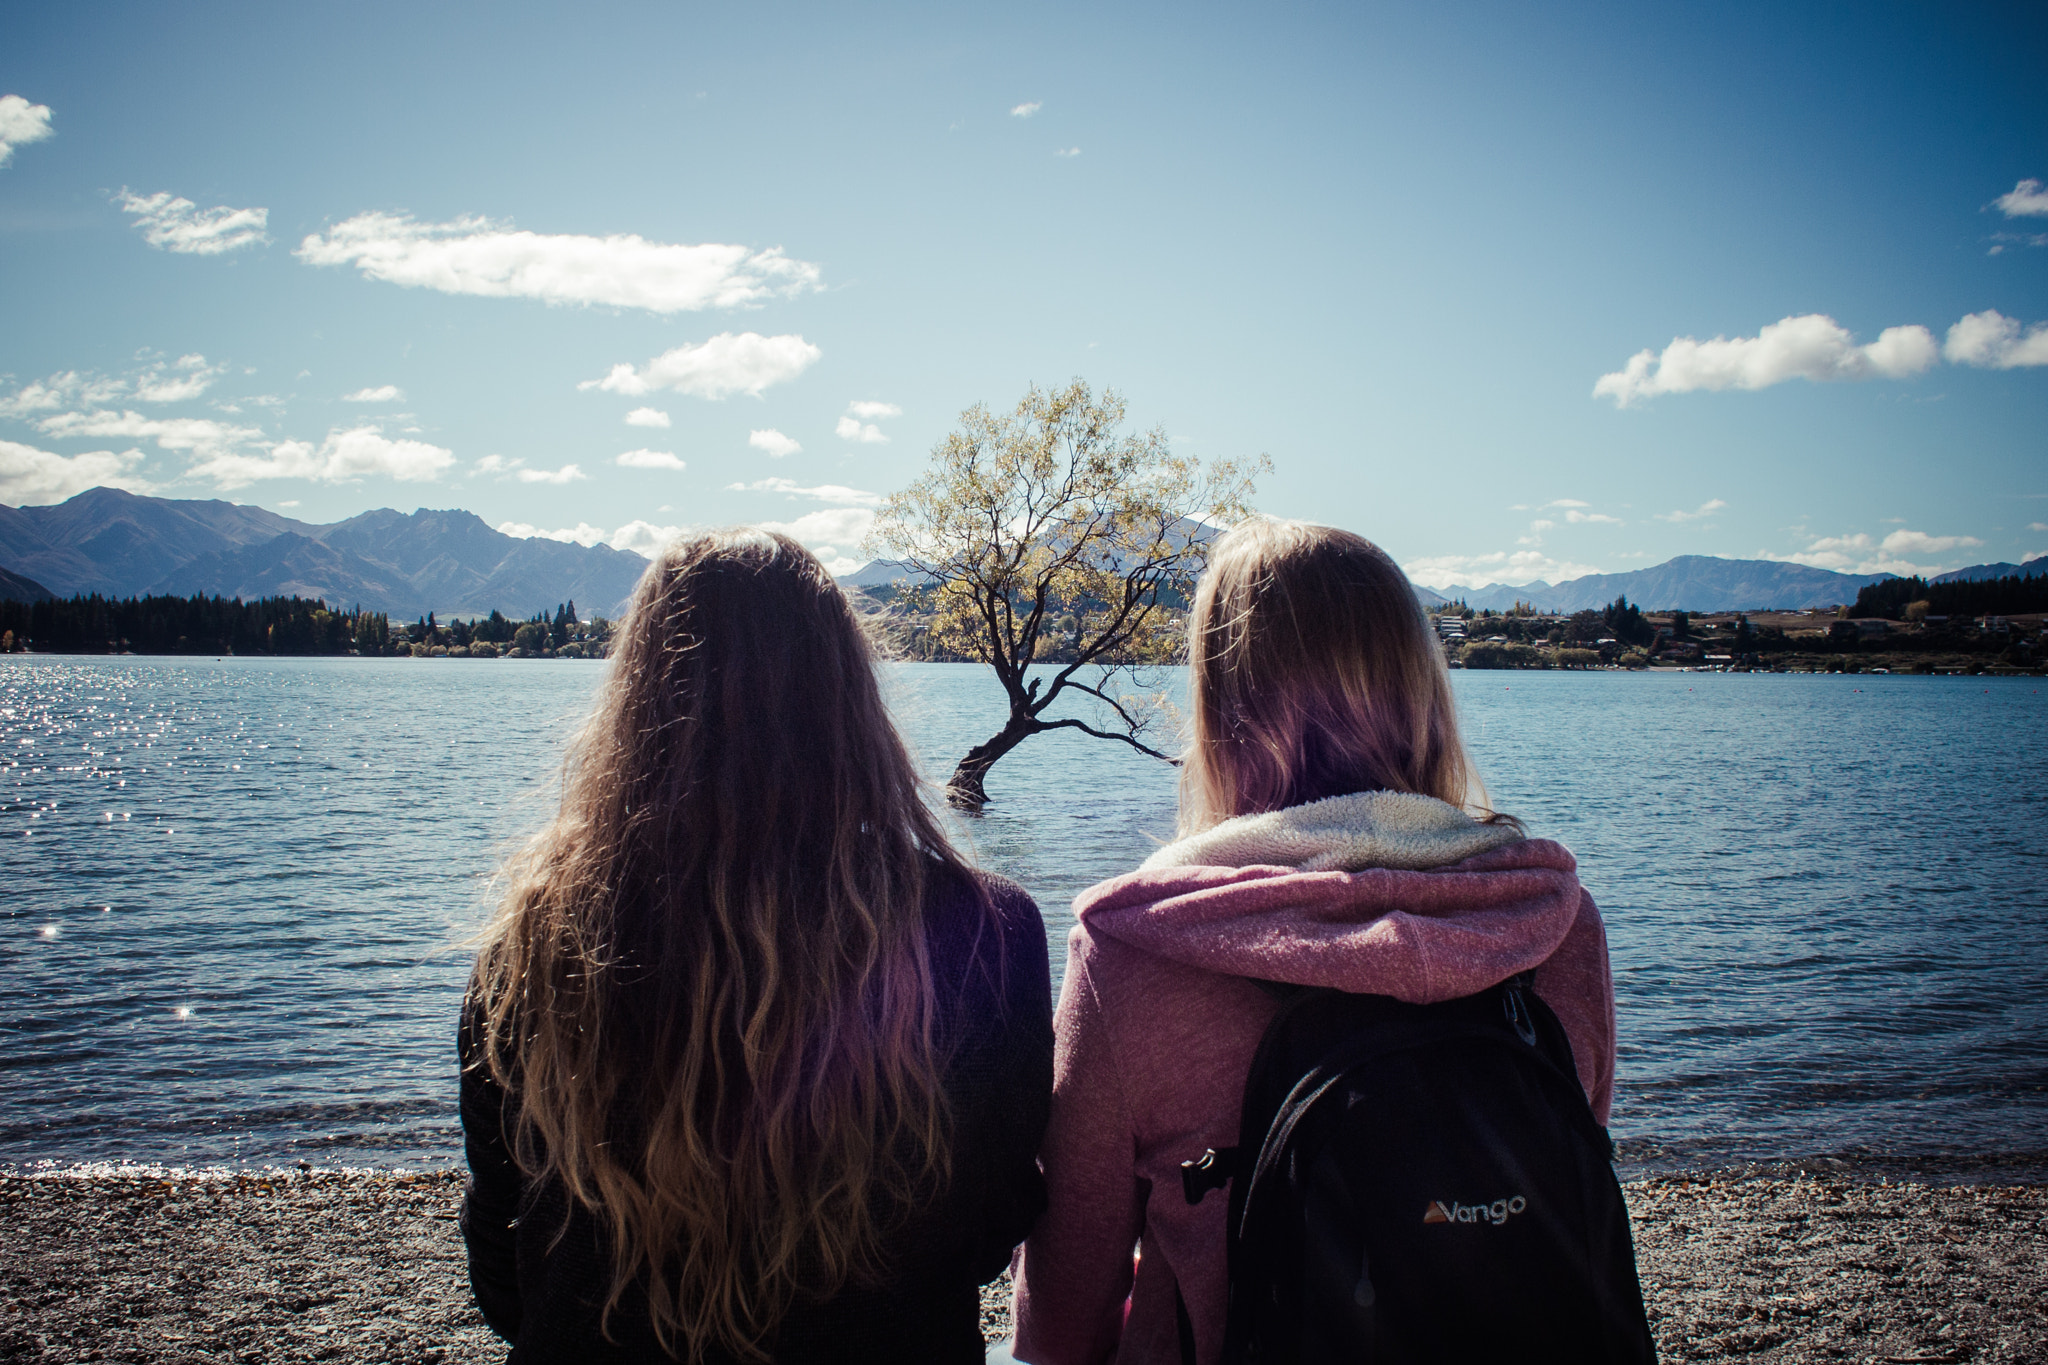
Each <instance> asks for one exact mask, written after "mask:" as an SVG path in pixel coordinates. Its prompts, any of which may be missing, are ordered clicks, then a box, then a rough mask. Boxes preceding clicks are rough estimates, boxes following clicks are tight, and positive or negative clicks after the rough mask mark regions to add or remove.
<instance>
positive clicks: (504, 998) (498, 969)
mask: <svg viewBox="0 0 2048 1365" xmlns="http://www.w3.org/2000/svg"><path fill="white" fill-rule="evenodd" d="M616 641H617V644H616V650H615V653H614V655H613V658H612V661H611V664H610V672H609V676H608V678H607V680H606V682H605V684H604V688H603V691H602V693H601V695H600V698H599V701H598V704H597V707H596V710H595V713H594V714H593V716H592V717H591V719H590V722H589V724H588V725H587V727H586V728H585V729H584V730H583V732H582V733H581V735H580V736H579V737H578V738H577V740H576V741H575V743H574V744H573V746H572V749H571V755H570V761H569V763H568V767H567V771H566V775H565V778H564V787H563V795H562V807H561V813H560V814H559V815H558V816H557V817H556V819H555V821H554V822H553V823H552V824H551V825H549V826H548V828H547V829H546V830H545V831H543V832H542V833H541V834H540V835H539V837H538V838H536V839H535V840H534V842H533V843H532V845H531V846H530V847H528V848H527V849H526V850H525V851H524V852H523V853H522V854H521V855H520V856H518V857H517V858H516V859H515V860H514V861H513V862H512V864H511V865H510V867H509V868H508V870H507V881H508V885H507V890H506V893H505V897H504V902H503V905H502V907H501V909H500V912H499V914H498V916H497V918H496V920H495V921H494V922H493V924H492V925H491V926H490V928H489V929H488V930H487V931H486V939H485V943H484V946H483V949H482V951H481V952H480V954H479V955H478V959H477V965H476V974H475V978H474V980H473V982H472V985H471V992H472V999H473V1002H474V1005H475V1007H476V1008H478V1009H479V1010H480V1012H481V1013H482V1016H483V1023H484V1028H483V1038H484V1046H483V1048H482V1059H481V1061H480V1062H479V1063H478V1064H479V1065H483V1066H486V1067H488V1068H489V1070H490V1073H491V1074H492V1075H493V1076H494V1077H496V1078H497V1079H498V1080H499V1081H500V1082H501V1083H503V1084H504V1085H506V1086H507V1088H508V1090H509V1091H511V1092H512V1093H513V1094H514V1095H516V1097H517V1102H518V1115H517V1119H516V1125H515V1127H514V1130H513V1148H514V1152H515V1155H516V1157H517V1159H518V1161H519V1164H520V1166H521V1168H522V1170H523V1172H524V1174H525V1175H526V1177H527V1179H528V1180H529V1181H530V1182H536V1183H538V1182H555V1183H557V1184H559V1186H560V1187H561V1188H562V1189H563V1190H565V1191H566V1193H567V1195H568V1196H569V1198H570V1199H571V1200H572V1201H574V1203H573V1204H572V1206H571V1207H574V1206H576V1205H580V1206H581V1207H583V1208H584V1209H586V1210H588V1211H589V1213H590V1214H591V1215H593V1216H594V1217H595V1218H596V1219H597V1221H598V1224H599V1226H601V1227H602V1228H603V1229H604V1230H605V1231H606V1232H607V1233H608V1234H609V1244H610V1250H611V1259H612V1267H613V1280H612V1284H611V1290H610V1297H609V1298H608V1299H607V1300H606V1303H605V1307H604V1316H603V1322H604V1324H605V1326H604V1330H605V1332H606V1334H607V1336H609V1334H610V1327H609V1323H610V1320H611V1314H612V1313H613V1311H614V1310H615V1309H616V1308H617V1307H618V1305H619V1303H620V1300H621V1298H622V1297H623V1296H624V1294H625V1293H626V1291H627V1289H628V1288H629V1287H632V1286H633V1285H634V1284H635V1283H636V1282H638V1283H640V1284H641V1285H643V1286H644V1289H645V1292H646V1297H647V1307H648V1311H649V1314H650V1316H651V1318H652V1323H653V1328H654V1332H655V1335H656V1338H657V1340H658V1341H659V1342H660V1343H661V1346H662V1348H663V1349H664V1350H667V1351H668V1352H669V1353H670V1354H672V1355H677V1356H680V1357H682V1358H684V1359H690V1358H694V1357H697V1356H700V1355H702V1354H704V1353H706V1352H707V1351H709V1350H712V1349H722V1350H724V1351H727V1352H730V1353H733V1354H735V1355H738V1356H739V1357H741V1358H753V1359H766V1358H767V1355H766V1350H765V1349H764V1342H767V1341H769V1339H770V1337H771V1334H772V1333H773V1331H774V1329H775V1327H776V1325H777V1324H778V1323H779V1322H780V1320H781V1318H782V1317H783V1315H784V1314H785V1313H786V1312H787V1311H788V1309H789V1307H790V1305H791V1303H792V1302H793V1301H794V1300H795V1298H796V1296H797V1295H798V1294H799V1293H800V1292H801V1293H803V1294H804V1295H806V1296H807V1297H808V1296H813V1295H815V1296H820V1297H822V1296H826V1295H829V1294H831V1293H832V1292H833V1291H835V1290H836V1289H837V1288H839V1287H840V1286H842V1285H844V1284H846V1283H847V1282H849V1281H866V1280H869V1279H871V1278H872V1277H875V1276H878V1275H880V1274H881V1273H883V1272H884V1270H885V1269H886V1267H884V1266H883V1265H882V1263H881V1256H880V1239H881V1238H882V1236H883V1235H884V1234H885V1233H886V1232H887V1230H888V1228H889V1225H890V1222H891V1219H892V1216H893V1215H892V1212H891V1211H892V1210H902V1211H908V1210H910V1209H912V1208H914V1207H916V1206H918V1205H919V1204H921V1203H922V1202H923V1201H925V1200H927V1199H929V1198H931V1197H933V1196H935V1194H936V1193H937V1191H938V1189H939V1188H940V1187H942V1186H943V1184H944V1182H945V1180H946V1179H947V1176H948V1165H949V1162H948V1154H949V1151H950V1146H949V1144H950V1128H949V1124H950V1118H949V1113H948V1108H947V1104H946V1099H945V1095H944V1093H943V1092H942V1090H941V1089H940V1077H941V1070H942V1065H943V1060H944V1059H943V1058H942V1057H941V1056H940V1055H939V1054H938V1048H939V1047H940V1045H941V1044H940V1041H939V1039H938V1038H937V1036H936V1030H937V1029H938V1027H939V1021H940V1015H941V1003H940V1002H938V1001H937V1000H936V999H935V994H936V992H935V988H934V983H933V976H932V965H931V961H930V958H929V954H928V950H927V940H928V926H927V923H926V916H927V909H926V906H927V898H926V895H925V891H926V888H927V886H928V885H929V884H930V883H931V882H932V881H933V879H935V878H941V877H943V878H947V879H953V878H957V879H958V880H959V881H961V882H962V883H964V884H967V885H969V886H974V887H977V888H978V887H979V883H978V882H975V881H974V880H973V879H972V877H971V875H970V874H969V873H968V871H967V869H966V868H965V866H964V865H963V864H962V862H961V860H960V859H959V857H958V856H957V855H956V854H955V853H954V851H953V850H952V848H951V847H950V846H949V844H948V843H947V841H946V838H945V836H944V834H943V833H942V832H941V830H940V829H939V827H938V824H937V822H936V821H935V819H934V818H933V816H932V815H931V813H930V812H929V810H928V809H927V808H926V806H925V804H924V801H923V799H922V787H921V784H920V782H919V779H918V777H917V773H916V770H915V768H914V767H913V766H912V763H911V760H910V757H909V755H908V754H907V752H906V751H905V750H904V747H903V743H902V741H901V740H900V739H899V738H898V736H897V733H896V730H895V727H894V726H893V725H892V724H891V722H890V719H889V715H888V712H887V710H886V708H885V707H884V705H883V702H882V698H881V694H880V690H879V688H878V686H877V683H876V679H875V676H874V667H873V659H872V656H871V654H870V652H869V648H868V645H867V642H866V639H865V637H864V636H863V634H862V631H861V628H860V624H859V622H858V621H857V620H856V619H855V617H854V615H853V613H852V611H851V609H850V608H849V606H848V604H847V602H846V599H845V597H844V596H842V595H841V593H840V590H839V587H838V585H837V584H835V583H834V582H833V581H832V578H831V575H829V574H828V573H826V572H825V569H824V568H823V566H822V565H820V564H819V563H818V561H817V560H816V559H815V558H813V557H812V556H811V554H810V553H809V552H808V551H806V550H805V549H804V548H803V547H802V546H800V545H798V544H797V543H796V542H795V541H792V540H790V539H788V538H787V537H785V536H781V535H773V534H768V533H765V532H760V531H737V532H725V533H720V534H716V535H710V536H704V537H699V538H697V539H694V540H691V541H688V542H685V543H682V544H679V545H676V546H674V547H672V548H670V549H669V550H668V551H666V552H665V553H663V554H662V555H661V557H660V558H659V559H657V560H656V561H655V563H654V564H653V565H652V566H651V567H650V568H649V569H648V570H647V572H646V574H645V576H643V577H642V579H641V580H640V584H639V587H638V588H637V589H636V590H635V592H634V597H633V603H632V607H631V609H630V611H629V612H628V614H627V616H626V619H625V621H624V622H623V624H622V625H621V627H620V630H619V632H618V634H617V636H616ZM970 899H971V901H972V903H974V904H977V905H979V906H980V908H981V909H982V910H983V911H984V912H986V914H987V916H989V917H990V918H988V919H986V920H984V921H983V923H984V924H985V925H986V924H991V923H992V922H993V921H992V917H993V915H994V908H993V905H992V903H991V902H990V901H989V899H988V897H987V896H986V895H985V894H982V895H979V896H977V897H973V898H970ZM951 901H952V898H940V899H939V900H938V901H934V902H933V903H935V904H936V903H942V902H951ZM955 903H957V902H955ZM976 932H979V930H976ZM978 958H979V954H978V953H977V959H978ZM564 1229H566V1224H564ZM558 1235H559V1234H558Z"/></svg>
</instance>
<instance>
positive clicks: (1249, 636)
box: [1180, 517, 1513, 834]
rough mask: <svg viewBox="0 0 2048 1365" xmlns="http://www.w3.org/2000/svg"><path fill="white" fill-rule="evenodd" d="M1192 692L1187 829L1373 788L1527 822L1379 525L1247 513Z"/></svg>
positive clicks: (1194, 667) (1201, 590)
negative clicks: (1481, 765)
mask: <svg viewBox="0 0 2048 1365" xmlns="http://www.w3.org/2000/svg"><path fill="white" fill-rule="evenodd" d="M1188 702H1189V708H1190V710H1191V711H1192V713H1193V731H1194V734H1193V741H1194V742H1193V744H1192V745H1191V747H1190V749H1189V751H1188V754H1187V758H1186V760H1185V762H1184V763H1183V764H1182V767H1181V799H1180V832H1181V833H1182V834H1192V833H1196V832H1198V831H1201V830H1204V829H1208V828H1209V827H1210V826H1212V825H1214V824H1216V823H1217V822H1219V821H1222V820H1227V819H1229V818H1231V817H1232V816H1236V815H1250V814H1254V813H1257V812H1261V811H1270V810H1280V809H1282V808H1283V807H1287V806H1298V805H1302V804H1305V803H1307V802H1310V801H1320V800H1322V799H1324V798H1325V797H1331V796H1344V795H1348V794H1350V793H1352V792H1363V791H1398V792H1412V793H1415V794H1417V795H1421V796H1433V797H1435V798H1437V799H1438V800H1439V801H1444V802H1448V803H1449V804H1451V805H1453V806H1461V807H1465V808H1466V809H1468V810H1469V811H1470V812H1471V813H1472V814H1474V815H1476V816H1479V817H1481V818H1483V819H1486V820H1488V821H1508V822H1512V819H1513V818H1512V817H1510V816H1505V815H1501V814H1498V813H1497V812H1495V811H1492V810H1491V809H1489V808H1488V807H1487V806H1486V804H1485V802H1486V793H1485V789H1484V787H1483V786H1482V785H1481V784H1480V782H1479V778H1478V774H1477V772H1476V771H1475V770H1474V768H1473V766H1472V762H1471V759H1470V758H1469V757H1468V756H1467V754H1466V751H1465V746H1464V743H1463V741H1462V740H1461V739H1460V738H1459V736H1458V713H1457V707H1456V704H1455V702H1454V701H1453V699H1452V697H1451V682H1450V675H1449V673H1447V672H1446V671H1445V666H1444V653H1443V647H1442V646H1441V645H1440V644H1438V643H1437V638H1436V632H1435V631H1433V630H1432V629H1430V626H1429V622H1428V621H1427V620H1425V619H1424V617H1423V613H1422V608H1421V605H1420V604H1419V603H1418V602H1417V600H1416V597H1415V590H1414V588H1413V587H1412V586H1411V585H1410V584H1409V582H1408V576H1407V575H1406V574H1404V573H1402V572H1401V569H1400V566H1399V565H1397V564H1395V563H1394V561H1393V560H1392V559H1390V558H1388V556H1387V554H1386V552H1385V551H1384V550H1382V549H1380V548H1379V546H1377V545H1374V544H1373V543H1372V542H1371V541H1369V540H1367V539H1365V538H1364V537H1363V536H1358V535H1353V534H1352V533H1351V532H1349V531H1340V530H1337V529H1336V528H1334V527H1329V526H1316V525H1312V524H1310V523H1308V522H1302V521H1283V520H1280V519H1278V518H1273V517H1253V518H1250V519H1248V520H1246V521H1243V522H1240V523H1239V524H1238V525H1236V526H1234V527H1232V528H1231V530H1230V531H1229V532H1228V533H1226V534H1225V535H1224V536H1223V537H1222V539H1220V540H1219V541H1218V542H1217V543H1216V546H1215V549H1214V550H1213V551H1212V552H1211V554H1210V557H1209V565H1208V568H1207V570H1206V571H1205V572H1204V573H1203V575H1202V579H1201V582H1200V584H1198V585H1197V587H1196V589H1195V603H1194V610H1193V611H1192V612H1191V613H1190V614H1189V616H1188Z"/></svg>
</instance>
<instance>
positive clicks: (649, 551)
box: [498, 521, 691, 559]
mask: <svg viewBox="0 0 2048 1365" xmlns="http://www.w3.org/2000/svg"><path fill="white" fill-rule="evenodd" d="M498 530H499V531H501V532H503V533H504V534H505V535H508V536H516V537H518V538H519V539H521V540H559V541H562V542H563V543H564V544H569V545H609V546H611V547H612V548H613V549H614V550H630V551H631V552H633V553H634V554H637V555H645V556H647V557H648V558H650V559H651V558H653V557H654V556H655V555H656V554H659V553H660V552H661V550H662V548H663V547H664V546H666V545H667V544H668V543H669V542H670V541H673V540H675V539H677V538H678V537H680V536H684V535H687V534H689V532H690V530H691V528H690V527H688V526H657V525H655V524H654V523H653V522H648V521H629V522H627V523H626V524H625V525H624V526H621V527H619V528H618V529H617V530H616V531H607V530H605V529H604V528H603V527H602V526H592V525H591V524H590V523H589V522H587V521H579V522H577V523H576V524H575V525H574V526H569V527H563V528H561V529H559V530H553V531H551V530H548V529H546V528H544V527H540V526H535V525H533V524H531V523H530V522H524V521H501V522H499V523H498Z"/></svg>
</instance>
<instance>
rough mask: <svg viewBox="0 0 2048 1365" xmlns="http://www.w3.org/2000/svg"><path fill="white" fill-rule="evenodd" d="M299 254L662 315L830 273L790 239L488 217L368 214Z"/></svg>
mask: <svg viewBox="0 0 2048 1365" xmlns="http://www.w3.org/2000/svg"><path fill="white" fill-rule="evenodd" d="M295 254H296V255H297V256H298V257H299V259H300V260H302V261H305V262H307V263H308V264H311V265H353V266H355V267H356V268H357V269H359V270H361V271H362V272H363V274H364V275H366V276H368V277H369V278H371V279H373V280H385V281H388V282H390V283H392V284H402V285H408V286H416V287H420V288H425V289H438V290H440V291H441V292H442V293H444V294H477V295H483V296H486V297H490V298H522V299H540V300H542V301H544V302H546V303H551V304H609V305H611V306H613V307H618V308H644V309H646V310H648V311H649V312H653V313H676V312H694V311H696V310H697V309H700V308H737V307H741V306H744V305H747V304H754V303H760V302H762V301H763V300H766V299H770V298H774V297H777V296H784V297H786V296H789V295H792V294H800V293H802V292H804V291H805V290H807V289H816V288H817V287H818V285H819V280H820V279H821V277H822V272H821V271H820V270H819V268H818V267H817V266H815V265H812V264H810V263H809V262H807V261H793V260H790V259H789V258H788V257H787V256H784V255H783V254H782V249H781V248H780V247H774V248H771V249H769V250H766V251H754V250H750V249H749V248H747V247H743V246H725V245H720V244H717V243H705V244H703V245H700V246H683V245H678V244H672V243H667V242H650V241H648V240H647V239H646V238H644V237H639V236H636V235H632V234H626V235H618V236H611V237H584V236H573V235H567V234H543V233H537V232H521V231H516V230H514V229H512V228H510V227H508V226H505V225H503V224H498V223H493V222H491V221H490V220H488V219H485V218H458V219H456V220H455V221H453V222H448V223H420V222H415V221H413V218H412V216H411V215H410V214H403V213H359V214H357V215H356V216H355V217H353V218H350V219H348V220H347V221H346V222H342V223H337V224H335V225H334V226H333V227H332V228H329V229H328V230H327V232H326V233H325V234H324V235H323V234H321V233H317V232H316V233H313V234H312V235H310V236H308V237H307V238H306V239H305V240H304V241H303V242H301V243H299V248H298V251H297V252H296V253H295Z"/></svg>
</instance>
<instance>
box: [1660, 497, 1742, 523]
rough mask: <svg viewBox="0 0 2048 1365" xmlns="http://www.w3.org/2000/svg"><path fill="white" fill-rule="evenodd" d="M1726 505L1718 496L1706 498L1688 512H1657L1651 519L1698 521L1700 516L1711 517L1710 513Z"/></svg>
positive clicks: (1712, 513)
mask: <svg viewBox="0 0 2048 1365" xmlns="http://www.w3.org/2000/svg"><path fill="white" fill-rule="evenodd" d="M1727 505H1728V504H1727V503H1725V502H1723V501H1722V500H1721V499H1719V498H1708V499H1707V500H1706V501H1705V502H1703V503H1701V504H1700V505H1699V506H1698V507H1695V508H1693V509H1692V510H1691V511H1690V512H1686V511H1682V510H1679V511H1671V512H1659V513H1657V514H1656V515H1655V517H1654V518H1653V519H1654V520H1656V521H1672V522H1678V521H1698V520H1699V519H1700V518H1702V517H1711V516H1712V515H1714V513H1716V512H1718V511H1720V510H1721V509H1722V508H1724V507H1726V506H1727Z"/></svg>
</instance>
